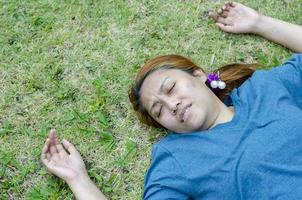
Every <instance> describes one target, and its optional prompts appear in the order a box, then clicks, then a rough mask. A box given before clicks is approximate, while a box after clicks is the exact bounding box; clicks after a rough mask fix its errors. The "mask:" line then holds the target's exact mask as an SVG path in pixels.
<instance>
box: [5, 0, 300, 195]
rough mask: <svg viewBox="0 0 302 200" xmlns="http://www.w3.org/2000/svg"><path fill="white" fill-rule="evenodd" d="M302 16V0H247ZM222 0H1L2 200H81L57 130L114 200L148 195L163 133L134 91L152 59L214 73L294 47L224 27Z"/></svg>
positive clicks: (269, 60) (274, 61) (282, 56)
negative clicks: (55, 171)
mask: <svg viewBox="0 0 302 200" xmlns="http://www.w3.org/2000/svg"><path fill="white" fill-rule="evenodd" d="M240 2H241V3H244V4H246V5H249V6H251V7H253V8H255V9H257V10H259V11H260V12H261V13H263V14H267V15H270V16H272V17H277V18H279V19H282V20H286V21H290V22H292V23H297V24H302V12H301V10H302V0H271V1H265V0H249V1H248V0H244V1H240ZM222 3H223V1H218V0H203V1H202V0H200V1H197V0H196V1H193V0H192V1H189V0H186V1H184V0H182V1H181V0H177V1H176V0H165V1H159V0H153V1H152V0H150V1H148V0H127V1H126V0H125V1H122V0H108V1H105V0H103V1H96V0H91V1H85V0H81V1H76V0H74V1H72V0H66V1H58V0H53V1H42V0H41V1H39V0H28V1H21V0H0V5H1V7H0V199H1V200H2V199H14V200H15V199H52V200H54V199H73V195H72V193H71V191H70V190H69V188H68V187H67V185H66V184H65V183H64V182H63V181H61V180H59V179H57V178H55V177H54V176H53V175H51V174H49V173H48V172H47V170H46V169H45V168H44V167H43V165H42V163H41V161H40V151H41V148H42V145H43V143H44V141H45V138H46V135H47V133H48V131H49V130H50V128H52V127H55V128H56V129H57V130H58V132H59V137H60V139H63V138H66V139H68V140H70V141H71V142H73V143H74V144H75V146H76V147H77V148H78V150H79V151H80V152H81V155H82V156H83V158H84V160H85V162H86V166H87V169H88V170H89V175H90V177H91V178H92V179H93V180H94V181H95V182H96V184H97V186H98V187H99V188H100V189H101V190H102V191H103V192H104V193H105V194H106V195H107V196H108V197H110V199H127V200H128V199H131V200H135V199H141V195H142V191H143V180H144V175H145V172H146V169H147V167H148V165H149V163H150V155H151V146H152V143H153V142H154V141H156V140H157V139H158V138H160V137H161V135H162V132H161V131H160V130H156V129H153V128H148V127H146V126H144V125H142V124H140V123H139V122H138V120H137V119H136V117H135V115H134V112H133V111H132V110H131V106H130V103H129V101H128V97H127V91H128V89H129V87H130V85H131V82H132V80H133V77H134V75H135V74H136V72H137V70H138V69H139V68H140V66H141V65H142V64H143V63H144V62H146V61H147V60H148V59H150V58H152V57H154V56H156V55H161V54H171V53H173V54H181V55H185V56H188V57H190V58H192V59H193V60H194V61H195V62H196V63H198V64H199V65H200V66H203V67H204V69H206V70H207V71H209V70H210V69H211V67H210V66H212V69H214V68H217V67H219V66H221V65H222V64H227V63H232V62H245V63H253V62H258V63H262V64H264V65H265V66H266V67H272V66H276V65H279V64H280V63H282V62H283V61H285V60H286V59H287V58H288V57H289V56H290V54H291V52H290V51H288V50H286V49H284V48H282V47H280V46H279V45H276V44H273V43H270V42H268V41H266V40H264V39H262V38H259V37H256V36H253V35H245V36H244V35H232V34H227V33H223V32H221V31H219V30H218V29H217V28H216V27H215V24H214V23H213V21H212V20H211V19H209V18H208V17H207V13H208V12H209V11H210V10H216V9H217V8H218V7H219V6H220V5H221V4H222Z"/></svg>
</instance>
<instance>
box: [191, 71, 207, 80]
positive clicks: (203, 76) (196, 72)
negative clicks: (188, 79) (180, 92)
mask: <svg viewBox="0 0 302 200" xmlns="http://www.w3.org/2000/svg"><path fill="white" fill-rule="evenodd" d="M193 75H194V76H196V77H199V78H200V79H201V81H202V82H203V83H205V82H206V81H207V75H206V74H205V73H204V72H203V71H202V70H200V69H197V70H194V72H193Z"/></svg>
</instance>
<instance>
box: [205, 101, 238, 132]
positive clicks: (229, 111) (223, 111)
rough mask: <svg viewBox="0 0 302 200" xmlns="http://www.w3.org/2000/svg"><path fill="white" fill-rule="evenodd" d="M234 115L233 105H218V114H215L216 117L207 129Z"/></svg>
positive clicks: (224, 121) (226, 120) (230, 118)
mask: <svg viewBox="0 0 302 200" xmlns="http://www.w3.org/2000/svg"><path fill="white" fill-rule="evenodd" d="M233 117H234V107H233V106H229V107H227V106H226V105H225V104H223V105H221V106H220V111H219V112H218V115H217V116H216V119H215V120H214V123H213V124H212V125H210V128H209V129H212V128H214V127H215V126H216V125H218V124H222V123H226V122H229V121H231V120H232V119H233Z"/></svg>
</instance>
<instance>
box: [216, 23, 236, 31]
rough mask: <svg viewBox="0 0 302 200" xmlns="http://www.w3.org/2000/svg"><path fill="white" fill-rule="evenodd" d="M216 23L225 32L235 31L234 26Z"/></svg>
mask: <svg viewBox="0 0 302 200" xmlns="http://www.w3.org/2000/svg"><path fill="white" fill-rule="evenodd" d="M216 25H217V26H218V27H219V28H220V29H221V30H223V31H225V32H233V27H232V26H229V25H225V24H222V23H216Z"/></svg>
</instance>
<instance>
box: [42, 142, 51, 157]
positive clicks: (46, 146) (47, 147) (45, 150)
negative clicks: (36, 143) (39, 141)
mask: <svg viewBox="0 0 302 200" xmlns="http://www.w3.org/2000/svg"><path fill="white" fill-rule="evenodd" d="M49 144H50V140H49V138H47V139H46V142H45V144H44V146H43V149H42V154H45V153H46V152H47V151H48V150H49Z"/></svg>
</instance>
